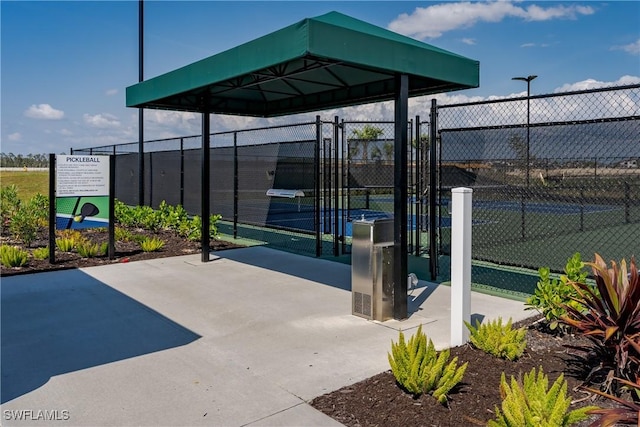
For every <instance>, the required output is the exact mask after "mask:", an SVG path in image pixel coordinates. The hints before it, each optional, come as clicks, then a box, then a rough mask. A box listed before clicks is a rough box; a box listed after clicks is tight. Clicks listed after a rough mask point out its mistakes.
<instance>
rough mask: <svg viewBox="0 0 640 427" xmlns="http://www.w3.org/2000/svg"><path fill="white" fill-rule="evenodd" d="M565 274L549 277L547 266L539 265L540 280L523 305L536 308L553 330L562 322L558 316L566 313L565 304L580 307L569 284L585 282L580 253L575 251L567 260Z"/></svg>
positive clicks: (584, 271)
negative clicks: (558, 276)
mask: <svg viewBox="0 0 640 427" xmlns="http://www.w3.org/2000/svg"><path fill="white" fill-rule="evenodd" d="M564 272H565V274H564V275H562V276H560V280H558V279H552V278H551V271H550V270H549V268H548V267H541V268H540V269H539V270H538V273H539V275H540V280H539V281H538V284H537V286H536V289H535V291H534V293H533V295H531V296H530V297H529V298H528V299H527V302H526V304H525V305H527V306H528V307H527V310H531V309H536V310H538V311H539V312H540V313H541V314H542V315H543V316H544V317H545V319H546V321H547V324H548V325H549V328H550V329H551V330H555V329H556V328H558V326H560V327H561V328H562V323H561V322H560V318H561V317H562V316H564V315H565V314H567V310H566V309H565V306H566V305H569V306H571V307H574V308H576V309H578V310H579V309H580V308H581V306H580V304H579V303H578V302H576V301H575V300H573V298H575V297H577V296H578V294H577V292H576V290H575V289H574V288H573V286H571V285H570V284H569V283H570V282H580V283H585V280H586V278H587V271H586V269H585V265H584V263H583V262H582V260H581V257H580V253H578V252H576V253H575V254H573V256H572V257H571V258H569V259H568V260H567V264H566V266H565V268H564Z"/></svg>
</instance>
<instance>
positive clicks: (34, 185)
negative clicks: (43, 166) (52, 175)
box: [0, 169, 49, 201]
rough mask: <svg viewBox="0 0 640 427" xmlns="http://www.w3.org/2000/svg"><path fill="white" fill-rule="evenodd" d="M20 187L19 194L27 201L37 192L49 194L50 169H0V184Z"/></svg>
mask: <svg viewBox="0 0 640 427" xmlns="http://www.w3.org/2000/svg"><path fill="white" fill-rule="evenodd" d="M9 185H15V186H16V187H18V196H19V197H20V199H21V200H24V201H27V200H29V199H31V197H33V196H34V195H35V194H37V193H40V194H44V195H45V196H46V195H48V194H49V171H29V170H27V171H15V170H12V171H5V170H1V169H0V186H1V187H7V186H9Z"/></svg>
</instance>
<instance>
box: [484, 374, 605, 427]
mask: <svg viewBox="0 0 640 427" xmlns="http://www.w3.org/2000/svg"><path fill="white" fill-rule="evenodd" d="M548 386H549V378H548V377H547V375H545V373H544V372H543V370H542V368H540V370H539V371H538V372H537V373H536V368H533V369H532V370H531V372H529V373H528V374H527V373H525V374H524V381H523V382H522V383H520V382H519V381H516V379H515V378H514V377H513V376H512V377H511V383H507V380H506V377H505V374H504V372H503V373H502V377H501V378H500V394H501V396H502V410H500V408H498V407H497V406H496V407H495V413H496V418H495V419H493V420H490V421H489V422H488V423H487V427H514V426H518V427H539V426H547V427H555V426H557V427H564V426H570V425H573V424H575V423H578V422H580V421H582V420H585V419H587V418H588V415H587V412H588V411H591V410H595V409H597V407H595V406H587V407H584V408H580V409H574V410H573V411H569V406H570V405H571V397H569V396H567V382H566V381H565V380H564V375H563V374H560V376H559V377H558V379H556V381H555V382H554V383H553V385H552V386H551V388H548Z"/></svg>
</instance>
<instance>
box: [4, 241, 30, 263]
mask: <svg viewBox="0 0 640 427" xmlns="http://www.w3.org/2000/svg"><path fill="white" fill-rule="evenodd" d="M28 260H29V252H27V251H24V250H22V249H20V248H18V247H16V246H10V245H0V262H1V263H2V265H4V266H5V267H22V266H24V265H26V264H27V261H28Z"/></svg>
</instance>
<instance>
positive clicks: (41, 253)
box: [31, 247, 49, 260]
mask: <svg viewBox="0 0 640 427" xmlns="http://www.w3.org/2000/svg"><path fill="white" fill-rule="evenodd" d="M31 255H33V257H34V258H35V259H39V260H43V259H47V258H48V257H49V248H48V247H43V248H35V249H34V250H33V251H31Z"/></svg>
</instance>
